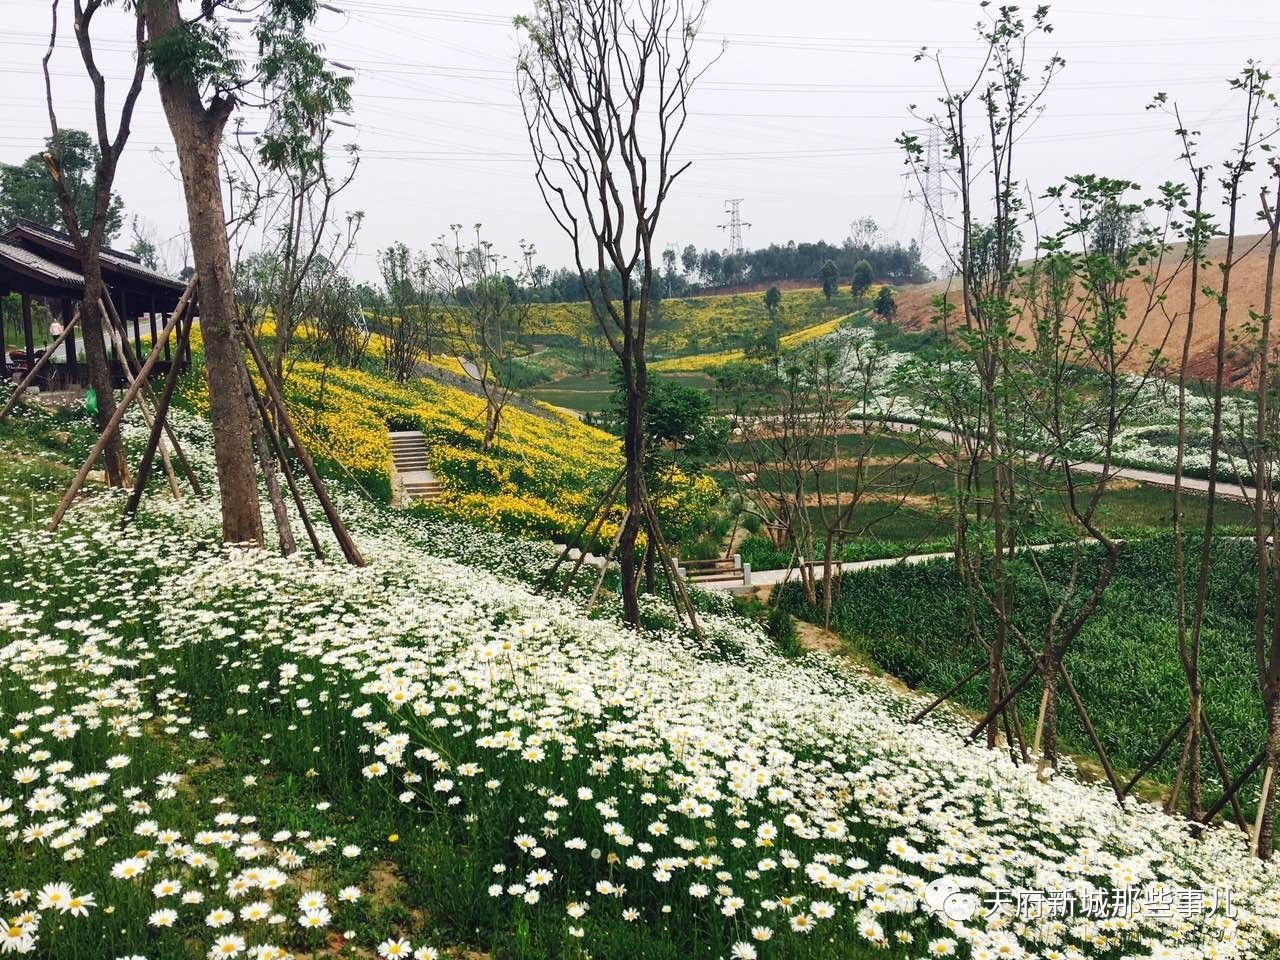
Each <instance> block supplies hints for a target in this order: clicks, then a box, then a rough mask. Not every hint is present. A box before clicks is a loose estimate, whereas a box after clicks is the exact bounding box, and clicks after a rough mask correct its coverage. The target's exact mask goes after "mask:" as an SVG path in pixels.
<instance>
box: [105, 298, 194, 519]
mask: <svg viewBox="0 0 1280 960" xmlns="http://www.w3.org/2000/svg"><path fill="white" fill-rule="evenodd" d="M103 292H104V293H105V294H106V296H105V297H104V298H103V300H102V301H100V302H99V304H98V306H99V307H100V308H101V309H102V310H103V311H104V312H105V313H106V315H107V319H108V321H109V322H110V323H111V325H113V326H114V327H115V328H116V329H117V330H119V331H124V333H125V334H126V335H125V336H122V337H121V342H122V347H123V349H122V351H121V356H122V358H123V360H124V363H125V369H126V371H127V370H129V368H130V366H132V367H133V368H134V369H135V370H136V369H137V367H138V358H137V357H136V356H134V354H133V350H132V348H130V346H129V338H128V336H127V333H128V331H127V330H125V325H124V321H123V320H121V319H120V314H119V313H118V312H117V311H116V305H115V304H114V303H112V302H111V294H110V292H108V291H106V290H105V289H104V290H103ZM190 326H191V324H190V323H188V324H186V325H185V327H184V328H182V329H179V331H178V337H179V339H180V340H181V341H182V343H184V344H186V345H187V346H188V347H189V346H190V340H191V330H190V329H188V328H189V327H190ZM112 342H113V343H114V342H115V341H114V340H113V341H112ZM152 343H153V344H154V343H155V340H154V338H153V339H152ZM168 349H169V344H168V342H167V341H166V343H165V351H166V352H168ZM142 391H143V393H142V395H143V396H144V397H146V398H147V399H148V400H150V401H151V403H152V405H154V404H155V402H156V398H155V394H154V393H153V392H152V390H151V386H150V384H145V383H144V384H143V385H142ZM164 435H165V436H166V437H168V438H169V443H170V445H171V446H172V447H173V454H174V456H175V457H177V458H178V466H180V467H181V468H182V474H183V476H185V477H186V478H187V483H189V484H190V485H191V492H192V493H194V494H195V495H196V496H197V497H200V498H201V499H203V498H204V490H203V489H202V488H201V486H200V481H199V480H197V479H196V472H195V471H194V470H192V469H191V464H190V463H189V462H188V461H187V455H186V454H185V453H184V452H183V450H182V444H180V443H179V442H178V436H177V434H175V433H174V432H173V428H172V427H171V426H169V422H168V419H167V418H166V420H165V424H164ZM165 460H166V462H167V461H168V456H167V454H166V455H165ZM170 469H172V468H170Z"/></svg>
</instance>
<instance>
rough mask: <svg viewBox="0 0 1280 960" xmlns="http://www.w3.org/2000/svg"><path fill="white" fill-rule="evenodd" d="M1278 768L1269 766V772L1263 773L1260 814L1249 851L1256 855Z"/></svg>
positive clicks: (1259, 801) (1259, 798)
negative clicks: (1272, 784) (1268, 800)
mask: <svg viewBox="0 0 1280 960" xmlns="http://www.w3.org/2000/svg"><path fill="white" fill-rule="evenodd" d="M1275 772H1276V768H1275V767H1267V772H1266V773H1265V774H1263V775H1262V793H1261V794H1260V795H1259V797H1258V815H1257V817H1255V818H1254V821H1253V833H1252V834H1251V835H1250V840H1249V852H1250V853H1251V854H1253V855H1254V856H1255V857H1256V856H1257V855H1258V840H1259V839H1260V838H1261V837H1262V821H1263V819H1264V818H1265V817H1266V815H1267V798H1268V796H1269V794H1270V793H1271V780H1272V778H1273V777H1274V776H1275Z"/></svg>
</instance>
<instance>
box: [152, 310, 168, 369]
mask: <svg viewBox="0 0 1280 960" xmlns="http://www.w3.org/2000/svg"><path fill="white" fill-rule="evenodd" d="M158 339H159V336H158V335H157V334H156V298H155V294H152V295H151V342H152V343H155V342H156V340H158ZM164 362H165V363H170V362H172V361H171V360H170V357H169V345H168V344H167V343H166V344H165V345H164Z"/></svg>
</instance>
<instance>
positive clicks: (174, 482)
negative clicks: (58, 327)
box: [98, 304, 182, 500]
mask: <svg viewBox="0 0 1280 960" xmlns="http://www.w3.org/2000/svg"><path fill="white" fill-rule="evenodd" d="M98 306H99V309H103V307H102V305H101V304H99V305H98ZM108 329H109V331H110V333H111V342H112V343H113V344H114V345H115V346H116V348H117V349H118V350H119V351H120V356H121V357H123V358H124V364H123V367H124V379H125V383H126V385H127V386H133V383H134V381H135V380H137V376H136V375H135V374H134V367H133V362H132V361H131V360H130V357H132V356H133V354H132V353H129V354H126V353H125V352H124V344H126V343H127V342H128V341H127V339H126V338H124V337H121V336H120V331H119V330H117V329H116V328H115V327H114V326H112V327H109V328H108ZM148 393H150V391H149V390H144V391H143V393H142V396H140V397H139V398H138V410H139V411H141V413H142V420H143V422H144V423H146V425H147V429H148V430H150V429H151V427H152V426H153V422H152V419H151V413H150V412H149V411H148V410H147V400H146V395H147V394H148ZM161 426H162V427H163V424H161ZM156 447H157V449H158V450H159V451H160V460H161V462H162V463H163V464H164V475H165V478H166V479H167V480H168V481H169V490H170V492H172V493H173V499H175V500H181V499H182V489H181V488H180V487H179V486H178V477H177V475H176V474H175V473H174V472H173V463H172V462H171V461H170V460H169V448H168V446H167V445H166V444H165V442H164V438H163V437H161V438H159V440H158V441H157V444H156Z"/></svg>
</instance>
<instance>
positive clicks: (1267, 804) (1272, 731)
mask: <svg viewBox="0 0 1280 960" xmlns="http://www.w3.org/2000/svg"><path fill="white" fill-rule="evenodd" d="M1270 699H1271V702H1270V703H1268V704H1267V761H1266V763H1265V764H1264V765H1263V768H1262V769H1263V770H1270V771H1272V776H1271V784H1270V790H1269V793H1270V794H1271V795H1270V796H1267V797H1259V798H1258V803H1260V804H1261V805H1262V823H1261V824H1260V829H1259V830H1258V856H1259V857H1261V858H1262V859H1263V860H1270V859H1271V857H1272V851H1273V850H1274V848H1275V816H1276V809H1275V799H1276V793H1277V792H1278V791H1277V786H1278V785H1277V783H1276V774H1280V766H1277V765H1278V764H1280V710H1278V709H1277V707H1278V706H1280V703H1277V701H1278V700H1280V697H1276V696H1274V695H1273V696H1272V697H1271V698H1270Z"/></svg>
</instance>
